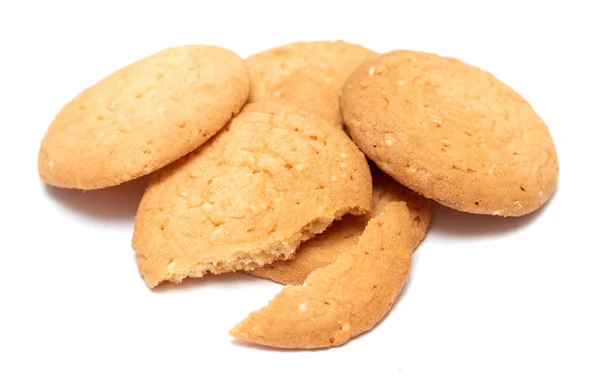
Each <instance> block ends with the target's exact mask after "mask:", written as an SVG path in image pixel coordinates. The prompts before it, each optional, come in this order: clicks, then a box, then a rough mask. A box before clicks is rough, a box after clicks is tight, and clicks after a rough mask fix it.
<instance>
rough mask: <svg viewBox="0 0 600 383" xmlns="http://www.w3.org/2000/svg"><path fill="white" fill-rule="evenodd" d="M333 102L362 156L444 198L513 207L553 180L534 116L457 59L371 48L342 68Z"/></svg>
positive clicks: (531, 203) (527, 205) (548, 151)
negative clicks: (352, 67)
mask: <svg viewBox="0 0 600 383" xmlns="http://www.w3.org/2000/svg"><path fill="white" fill-rule="evenodd" d="M340 107H341V111H342V114H343V117H344V122H345V124H346V127H347V128H348V131H349V132H350V134H351V136H352V138H353V140H354V141H355V142H356V143H357V145H358V146H359V147H360V148H361V150H362V151H363V152H364V153H365V154H366V155H367V156H368V157H369V158H371V159H372V160H373V161H374V162H375V163H377V165H378V166H379V167H380V168H381V169H383V170H384V171H385V172H387V173H388V174H390V175H391V176H392V177H394V178H395V179H396V180H398V181H399V182H400V183H402V184H403V185H406V186H407V187H409V188H410V189H412V190H415V191H416V192H418V193H420V194H422V195H424V196H425V197H427V198H432V199H434V200H436V201H437V202H439V203H441V204H443V205H446V206H448V207H451V208H454V209H457V210H461V211H465V212H470V213H477V214H493V215H500V216H521V215H525V214H528V213H530V212H532V211H534V210H536V209H537V208H539V207H540V206H542V205H543V204H544V203H545V202H546V201H547V200H548V199H549V198H550V196H551V195H552V194H553V193H554V191H555V189H556V185H557V181H558V160H557V156H556V150H555V148H554V143H553V141H552V137H551V136H550V133H549V131H548V128H547V127H546V125H545V123H544V121H543V120H542V119H541V118H540V117H539V116H538V115H537V114H536V113H535V111H534V110H533V108H532V107H531V105H529V103H527V101H525V99H523V97H521V96H520V95H519V94H518V93H516V92H515V91H514V90H512V89H511V88H510V87H508V86H507V85H505V84H504V83H502V82H501V81H500V80H498V79H496V78H495V77H494V76H493V75H491V74H490V73H488V72H484V71H482V70H480V69H478V68H476V67H473V66H470V65H467V64H465V63H463V62H461V61H459V60H456V59H452V58H446V57H440V56H437V55H434V54H429V53H421V52H411V51H395V52H390V53H387V54H384V55H381V56H378V57H376V58H374V59H371V60H368V61H367V62H365V63H364V64H362V65H361V66H360V67H359V68H358V69H357V70H356V71H355V72H354V73H352V75H350V77H349V78H348V80H347V81H346V83H345V84H344V86H343V88H342V91H341V96H340Z"/></svg>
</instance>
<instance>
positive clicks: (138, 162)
mask: <svg viewBox="0 0 600 383" xmlns="http://www.w3.org/2000/svg"><path fill="white" fill-rule="evenodd" d="M248 93H249V78H248V71H247V69H246V67H245V64H244V62H243V60H242V59H241V58H240V57H238V56H237V55H236V54H235V53H233V52H230V51H228V50H226V49H222V48H217V47H211V46H201V45H190V46H183V47H176V48H169V49H165V50H163V51H161V52H158V53H157V54H155V55H153V56H149V57H147V58H145V59H142V60H140V61H137V62H135V63H133V64H131V65H129V66H127V67H124V68H122V69H120V70H118V71H117V72H115V73H113V74H111V75H110V76H108V77H106V78H104V79H103V80H101V81H99V82H98V83H96V84H95V85H93V86H92V87H90V88H88V89H86V90H84V91H83V92H82V93H80V94H79V95H78V96H77V97H75V99H73V100H72V101H71V102H70V103H69V104H67V105H66V106H65V107H63V109H62V110H61V111H60V112H59V113H58V115H57V116H56V118H55V119H54V121H53V122H52V124H51V125H50V127H49V128H48V131H47V133H46V135H45V137H44V139H43V140H42V144H41V148H40V152H39V157H38V169H39V172H40V176H41V178H42V180H43V181H44V182H46V183H48V184H51V185H55V186H60V187H67V188H78V189H97V188H102V187H108V186H114V185H117V184H120V183H122V182H125V181H129V180H131V179H134V178H137V177H140V176H142V175H144V174H148V173H150V172H152V171H154V170H156V169H159V168H161V167H163V166H164V165H167V164H168V163H171V162H173V161H175V160H176V159H178V158H180V157H182V156H184V155H185V154H187V153H189V152H191V151H192V150H194V149H196V148H197V147H198V146H200V145H201V144H202V143H204V142H205V141H206V140H208V139H209V138H210V137H211V136H212V135H214V134H215V133H216V132H217V131H218V130H219V129H221V128H222V127H223V126H224V125H225V124H226V123H227V121H229V120H230V119H231V117H232V116H233V115H235V114H237V113H238V112H239V110H240V109H241V108H242V106H243V105H244V103H245V102H246V99H247V98H248Z"/></svg>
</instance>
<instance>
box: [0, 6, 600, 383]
mask: <svg viewBox="0 0 600 383" xmlns="http://www.w3.org/2000/svg"><path fill="white" fill-rule="evenodd" d="M557 3H558V2H557ZM594 3H595V2H594V1H589V2H588V3H584V2H577V1H567V2H562V4H561V5H555V4H551V2H550V1H544V2H538V3H533V2H525V1H519V2H514V3H511V2H507V1H500V2H485V1H478V2H473V3H472V4H466V3H459V2H456V1H439V2H422V1H416V0H415V1H410V2H400V1H393V2H392V1H390V2H388V3H384V2H380V1H373V0H369V1H362V2H357V3H355V4H351V2H350V1H344V2H340V3H337V4H336V3H333V2H326V1H318V2H309V1H299V2H294V3H291V2H289V3H288V2H284V1H280V2H272V3H267V2H262V3H261V2H257V1H246V2H240V3H239V4H235V3H226V2H225V1H219V0H214V1H210V2H203V1H196V2H193V3H190V4H187V5H184V4H180V3H178V2H177V1H168V2H164V3H162V4H161V5H150V4H148V3H142V2H140V3H136V4H130V3H126V2H123V1H119V2H110V1H98V2H94V3H92V2H83V1H81V2H77V3H73V4H67V3H65V2H64V1H44V2H41V1H40V2H38V3H34V2H25V1H12V2H11V1H2V2H1V3H0V4H1V5H0V42H1V46H0V135H1V139H0V156H1V162H0V163H1V165H2V177H1V182H2V185H1V188H0V196H1V199H0V204H1V206H2V208H1V209H0V217H1V219H0V226H1V230H0V233H1V234H0V235H1V244H2V246H1V248H0V256H1V261H0V273H1V275H0V297H1V301H0V311H1V314H0V354H1V355H0V381H1V382H17V381H31V382H46V381H54V380H59V381H62V382H66V381H69V382H71V381H73V382H87V381H122V380H128V381H145V382H146V381H148V382H150V381H161V382H165V381H185V382H190V381H210V380H215V379H216V380H219V379H225V378H230V377H231V378H233V377H235V378H237V379H244V381H246V380H261V381H270V380H274V379H276V380H278V381H290V380H291V381H295V380H298V381H307V380H308V381H310V380H314V379H316V380H317V381H318V380H321V378H324V377H326V376H331V377H333V378H335V379H336V380H337V379H340V380H341V379H342V378H348V377H357V378H361V377H365V378H366V377H368V378H369V381H376V380H375V378H377V379H378V380H377V381H403V382H441V381H443V382H446V381H459V382H496V381H497V382H506V381H513V382H534V381H539V382H541V381H543V382H567V381H569V382H599V381H600V330H599V325H600V315H599V313H598V311H599V306H600V275H599V274H600V250H599V245H598V237H599V233H598V231H599V230H598V229H599V228H600V225H599V224H598V214H599V213H600V211H599V208H598V198H600V196H599V195H598V190H599V189H598V188H597V185H598V182H597V179H598V165H599V162H600V161H599V160H598V152H599V151H600V140H599V138H600V134H599V130H600V117H599V114H600V96H599V93H600V81H599V75H598V71H600V61H599V60H598V57H597V55H598V54H599V53H600V52H599V44H600V42H599V40H598V37H599V36H600V30H599V28H598V24H599V23H598V19H597V17H598V13H597V12H595V11H594V9H593V5H594ZM314 39H345V40H347V41H350V42H355V43H359V44H363V45H365V46H366V47H369V48H372V49H374V50H377V51H380V52H385V51H389V50H393V49H401V48H406V49H416V50H424V51H432V52H436V53H439V54H442V55H449V56H454V57H458V58H460V59H462V60H464V61H466V62H468V63H471V64H474V65H477V66H480V67H482V68H484V69H486V70H489V71H491V72H493V73H494V74H495V75H496V76H497V77H499V78H500V79H502V80H503V81H505V82H507V83H508V84H509V85H511V86H512V87H514V88H515V89H516V90H517V91H519V92H520V93H521V94H522V95H523V96H524V97H525V98H527V99H528V100H529V101H530V102H531V103H532V105H533V106H534V108H535V109H536V110H537V112H538V113H539V114H540V115H541V116H542V117H543V118H544V119H545V121H546V123H547V125H548V126H549V127H550V130H551V132H552V135H553V137H554V140H555V143H556V146H557V149H558V154H559V161H560V166H561V173H560V182H559V190H558V192H557V194H556V195H555V197H554V199H553V200H552V201H551V202H550V203H549V204H548V205H547V206H546V207H545V208H544V209H542V210H541V211H540V212H538V213H536V214H533V215H531V216H528V217H525V218H521V219H501V218H498V217H483V216H473V215H467V214H461V213H457V212H452V211H449V210H447V209H440V210H439V211H438V214H437V216H436V217H435V222H434V224H433V227H432V228H431V231H430V233H429V236H428V237H427V238H426V240H425V242H424V244H423V245H422V247H420V248H419V250H418V251H417V252H416V253H415V254H414V267H413V268H412V270H411V274H410V279H409V283H408V284H407V286H406V287H405V289H404V291H403V293H402V294H401V296H400V299H399V300H398V302H397V304H396V305H395V306H394V307H393V309H392V311H391V312H390V314H389V315H388V316H387V317H386V318H385V320H384V321H383V322H381V324H380V325H378V326H377V327H376V328H375V329H374V330H373V331H371V332H370V333H367V334H366V335H364V336H361V337H359V338H357V339H355V340H353V341H351V342H350V343H348V344H346V345H345V346H343V347H340V348H336V349H330V350H326V351H316V352H314V351H313V352H306V351H305V352H298V351H277V350H270V349H261V348H257V347H251V346H247V345H244V344H241V343H237V342H235V341H233V340H232V338H230V337H229V336H228V335H227V331H228V330H229V329H230V328H231V327H232V326H233V325H234V324H236V323H237V322H238V321H239V320H241V319H242V318H244V317H245V315H246V314H248V313H249V312H250V311H252V310H255V309H258V308H259V307H261V306H263V305H264V304H266V303H267V302H268V301H269V299H270V298H271V297H272V296H273V295H274V294H275V293H276V292H277V291H279V289H280V286H279V285H276V284H274V283H271V282H269V281H264V280H259V279H255V278H252V277H248V276H245V275H243V274H235V275H224V276H218V277H207V278H203V279H201V280H196V281H188V282H186V283H184V284H183V285H179V286H164V287H161V288H158V289H156V291H150V290H149V289H148V288H147V287H146V285H145V284H144V282H143V280H142V279H141V278H140V275H139V273H138V271H137V268H136V264H135V258H134V253H133V251H132V250H131V247H130V240H131V234H132V229H133V218H134V214H135V211H136V207H137V203H138V201H139V199H140V196H141V193H142V191H143V188H144V182H145V181H146V180H142V181H136V182H133V183H130V184H126V185H123V186H121V187H117V188H113V189H110V190H103V191H95V192H87V193H81V192H77V191H68V190H57V189H52V188H48V187H45V186H44V185H43V184H42V183H41V182H40V181H39V178H38V175H37V151H38V148H39V142H40V140H41V138H42V136H43V134H44V132H45V130H46V128H47V126H48V125H49V123H50V122H51V121H52V119H53V117H54V115H55V114H56V113H57V112H58V110H59V109H60V108H61V107H62V106H63V104H65V103H66V102H68V101H69V100H70V99H71V98H72V97H74V96H75V95H76V94H77V93H78V92H79V91H81V90H82V89H83V88H84V87H87V86H89V85H91V84H92V83H94V82H95V81H97V80H99V79H100V78H102V77H103V76H105V75H107V74H109V73H111V72H112V71H114V70H115V69H117V68H119V67H121V66H123V65H125V64H128V63H129V62H131V61H134V60H137V59H139V58H141V57H144V56H146V55H149V54H152V53H154V52H156V51H158V50H160V49H162V48H164V47H167V46H172V45H179V44H188V43H200V44H214V45H221V46H224V47H226V48H229V49H232V50H234V51H236V52H237V53H238V54H240V55H241V56H243V57H246V56H247V55H249V54H252V53H254V52H257V51H261V50H264V49H268V48H271V47H274V46H277V45H280V44H284V43H289V42H294V41H298V40H314Z"/></svg>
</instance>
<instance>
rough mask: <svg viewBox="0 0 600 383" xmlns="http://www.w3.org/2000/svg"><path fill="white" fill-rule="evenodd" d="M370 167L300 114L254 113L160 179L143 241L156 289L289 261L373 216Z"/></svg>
mask: <svg viewBox="0 0 600 383" xmlns="http://www.w3.org/2000/svg"><path fill="white" fill-rule="evenodd" d="M371 194H372V186H371V175H370V172H369V167H368V164H367V161H366V159H365V157H364V156H363V154H362V153H361V152H360V151H359V150H358V148H357V147H356V145H354V143H353V142H352V141H351V140H350V139H349V138H348V137H347V136H346V135H345V134H344V132H343V131H342V130H340V129H337V128H335V127H334V126H332V125H330V124H329V123H327V122H326V121H325V120H323V119H322V118H321V117H319V116H317V115H315V114H313V113H310V112H307V111H304V110H301V109H298V108H296V107H292V106H286V105H279V104H270V103H267V104H264V103H260V104H249V105H247V106H246V107H244V109H243V111H242V112H241V113H240V114H239V115H238V116H236V117H235V118H234V119H233V120H232V121H231V122H230V123H229V124H228V125H227V127H225V128H224V129H223V130H222V131H221V132H219V133H218V134H217V135H216V136H215V137H214V138H213V139H211V140H210V141H209V142H207V143H206V144H205V145H203V146H202V147H200V148H198V149H197V150H196V151H194V152H192V153H191V154H190V155H188V156H186V157H184V158H183V159H181V160H179V161H177V162H176V163H174V164H172V165H169V166H167V167H165V168H164V169H161V170H160V171H158V172H156V173H155V174H153V176H152V179H151V181H150V186H149V187H148V189H147V191H146V193H145V194H144V197H143V198H142V201H141V203H140V207H139V210H138V214H137V216H136V222H135V230H134V236H133V243H132V244H133V248H134V250H135V251H136V254H137V262H138V267H139V269H140V272H141V273H142V275H143V277H144V279H145V280H146V282H147V283H148V285H149V286H151V287H153V286H156V285H158V284H159V283H161V282H163V281H167V280H168V281H173V282H180V281H181V280H182V279H183V278H185V277H188V276H191V277H201V276H202V275H204V274H205V273H207V272H212V273H222V272H227V271H234V270H241V269H243V270H249V269H252V268H254V267H256V266H260V265H264V264H266V263H270V262H273V261H275V260H277V259H285V258H289V257H290V256H292V255H293V253H294V251H295V250H296V248H297V247H298V245H299V244H300V242H301V241H303V240H307V239H309V238H310V237H312V236H313V235H314V234H316V233H320V232H322V231H323V230H325V228H327V226H329V225H330V224H331V223H332V221H333V220H334V219H339V218H340V217H341V216H342V215H343V214H345V213H347V212H349V213H352V214H364V213H367V212H368V211H369V210H370V201H371Z"/></svg>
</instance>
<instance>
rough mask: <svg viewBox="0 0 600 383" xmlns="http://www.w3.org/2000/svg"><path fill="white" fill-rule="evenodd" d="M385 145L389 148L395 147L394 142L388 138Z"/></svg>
mask: <svg viewBox="0 0 600 383" xmlns="http://www.w3.org/2000/svg"><path fill="white" fill-rule="evenodd" d="M385 144H386V145H387V146H392V145H394V141H392V140H390V139H389V138H388V139H387V140H385Z"/></svg>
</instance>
